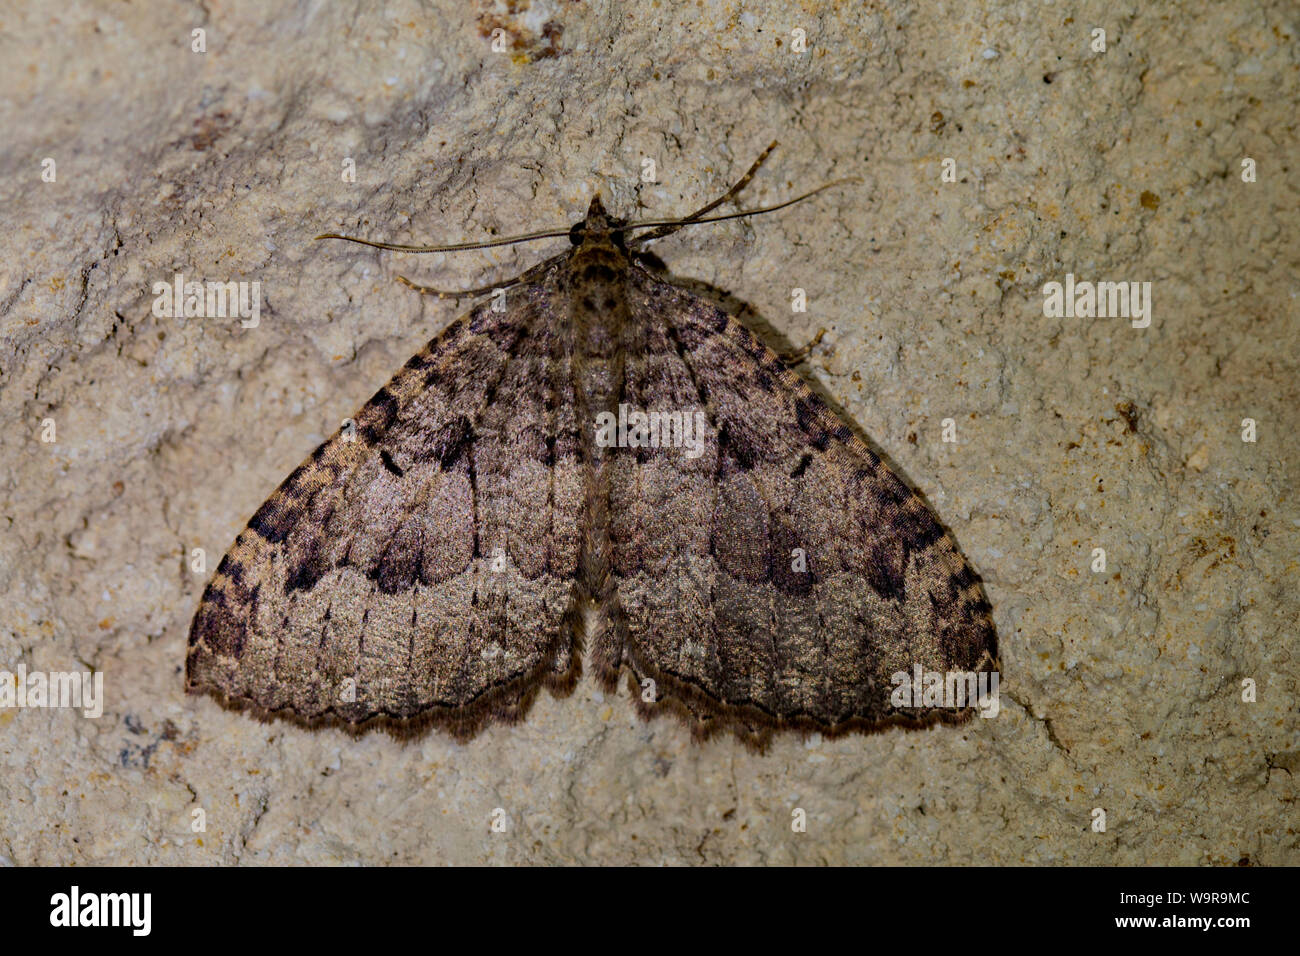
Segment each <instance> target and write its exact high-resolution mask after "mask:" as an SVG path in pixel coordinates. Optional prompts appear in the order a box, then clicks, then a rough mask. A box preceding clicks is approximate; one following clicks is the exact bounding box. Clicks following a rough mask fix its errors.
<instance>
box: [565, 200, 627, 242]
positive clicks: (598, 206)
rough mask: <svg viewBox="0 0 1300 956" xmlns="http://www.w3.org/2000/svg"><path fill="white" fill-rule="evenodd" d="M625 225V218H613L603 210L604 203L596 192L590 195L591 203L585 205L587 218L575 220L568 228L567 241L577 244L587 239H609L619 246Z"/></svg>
mask: <svg viewBox="0 0 1300 956" xmlns="http://www.w3.org/2000/svg"><path fill="white" fill-rule="evenodd" d="M625 225H627V220H626V219H614V218H613V217H611V216H610V215H609V214H608V213H607V212H605V204H604V203H603V202H601V201H600V193H596V195H594V196H592V197H591V205H590V206H588V207H587V218H586V219H584V220H582V221H581V222H575V223H574V224H573V227H572V228H571V229H570V230H569V241H570V242H571V243H573V244H574V245H575V246H578V245H581V244H582V243H583V242H584V241H585V240H587V239H593V238H594V239H609V240H611V241H612V242H613V243H614V245H616V246H619V247H620V248H621V247H622V245H623V227H624V226H625Z"/></svg>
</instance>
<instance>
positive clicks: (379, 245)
mask: <svg viewBox="0 0 1300 956" xmlns="http://www.w3.org/2000/svg"><path fill="white" fill-rule="evenodd" d="M568 235H569V230H568V229H563V230H547V231H545V232H530V233H526V234H525V235H522V236H507V237H506V238H504V239H485V240H483V241H481V242H457V243H452V244H451V245H445V246H408V245H403V244H401V243H398V242H376V241H375V240H373V239H363V238H361V237H360V236H345V235H342V234H341V233H337V232H325V233H321V234H320V235H319V236H316V237H315V238H316V239H342V240H344V241H345V242H355V243H358V244H359V245H363V246H373V247H374V248H376V249H391V250H392V251H393V252H463V251H467V250H469V249H491V248H492V247H493V246H511V245H514V244H515V243H516V242H532V241H533V240H534V239H555V238H559V237H565V238H567V237H568Z"/></svg>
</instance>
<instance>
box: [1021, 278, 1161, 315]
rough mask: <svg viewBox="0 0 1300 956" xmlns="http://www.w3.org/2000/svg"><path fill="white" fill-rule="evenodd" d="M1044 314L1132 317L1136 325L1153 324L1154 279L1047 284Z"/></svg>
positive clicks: (1044, 295) (1070, 281) (1045, 286)
mask: <svg viewBox="0 0 1300 956" xmlns="http://www.w3.org/2000/svg"><path fill="white" fill-rule="evenodd" d="M1043 316H1044V318H1048V319H1061V318H1065V319H1074V318H1079V319H1108V318H1122V319H1129V320H1131V321H1130V322H1129V324H1130V325H1132V326H1133V328H1135V329H1145V328H1147V327H1148V326H1149V325H1150V324H1151V283H1150V282H1088V281H1087V280H1084V281H1082V282H1076V281H1075V280H1074V273H1073V272H1067V273H1066V274H1065V282H1063V283H1062V282H1048V283H1046V284H1045V285H1044V286H1043Z"/></svg>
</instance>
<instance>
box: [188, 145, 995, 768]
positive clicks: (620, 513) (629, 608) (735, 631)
mask: <svg viewBox="0 0 1300 956" xmlns="http://www.w3.org/2000/svg"><path fill="white" fill-rule="evenodd" d="M775 145H776V144H775V143H773V144H772V146H769V147H768V150H767V151H765V152H764V153H763V155H762V156H760V157H759V159H758V161H757V162H756V163H754V165H753V166H752V167H751V168H750V170H749V172H748V173H747V174H746V175H745V177H744V178H742V179H741V180H740V182H738V183H737V184H736V186H735V187H733V188H732V189H731V190H730V191H729V192H728V193H727V194H726V195H724V196H723V197H722V198H720V199H718V200H716V201H715V202H713V203H710V204H709V205H707V206H705V207H704V208H703V209H701V210H699V211H698V212H696V213H694V214H693V215H691V216H689V217H687V218H686V219H682V220H677V221H674V222H663V223H658V222H656V223H633V224H629V223H626V222H623V221H620V220H617V219H612V218H610V216H609V215H607V214H606V212H605V209H604V207H603V206H602V204H601V201H600V197H599V196H597V197H596V198H594V199H592V201H591V207H590V209H589V210H588V212H587V216H586V218H585V219H584V220H583V221H582V222H580V223H577V224H576V225H574V226H573V227H572V229H571V230H570V231H569V232H568V233H567V234H568V235H569V237H570V239H571V241H572V245H573V248H572V249H570V250H569V251H567V252H565V253H563V254H561V255H558V256H555V257H554V258H551V259H548V260H546V261H545V262H542V263H541V264H540V265H538V266H536V267H534V268H532V269H530V270H529V271H528V272H526V273H524V274H523V275H522V276H520V277H518V278H517V279H516V280H514V281H513V282H511V283H507V284H506V286H507V287H508V291H507V292H506V293H505V296H504V301H503V299H502V295H501V293H500V290H497V294H496V295H495V296H494V297H493V298H492V299H490V300H488V301H485V302H484V303H482V304H480V305H479V306H477V307H476V308H474V309H473V310H471V311H470V312H469V313H468V314H466V315H464V316H462V317H461V318H459V319H457V320H456V321H455V322H453V323H452V324H451V325H449V326H448V327H447V328H446V330H445V331H443V332H442V333H441V334H440V335H438V336H437V337H436V338H434V339H433V340H432V341H431V342H429V344H428V345H426V346H425V347H424V349H422V350H421V351H420V352H419V353H417V354H416V355H415V356H413V357H412V358H411V360H410V361H408V362H407V363H406V365H405V366H404V367H403V368H402V370H401V371H399V372H398V373H397V375H396V376H394V377H393V379H392V381H390V382H389V383H388V384H387V385H385V386H384V387H383V388H381V389H380V390H379V391H378V392H377V393H376V394H375V395H374V397H373V398H371V399H370V401H369V402H367V403H366V405H365V407H364V408H362V409H361V411H360V412H358V413H357V415H356V416H355V429H352V430H340V432H339V433H336V434H335V435H334V436H333V437H332V438H330V439H329V440H328V441H326V442H325V443H324V444H323V445H321V446H320V447H319V448H317V449H316V451H315V452H313V453H312V455H311V457H310V458H309V459H308V460H307V461H305V462H304V463H303V464H302V465H301V466H300V467H299V468H298V469H297V470H296V471H294V472H293V474H291V475H290V476H289V477H288V478H287V479H286V480H285V481H284V483H283V484H282V485H281V486H280V487H279V489H277V490H276V491H275V493H274V494H272V495H271V497H270V498H269V499H268V500H267V501H266V503H265V504H263V505H262V507H261V508H259V509H258V511H257V513H256V514H255V515H254V516H253V518H252V520H251V521H249V523H248V527H247V528H246V529H245V530H244V531H243V532H241V533H240V535H239V536H238V537H237V538H236V539H235V543H234V546H233V547H232V548H231V549H230V551H229V552H228V553H227V554H226V555H225V557H224V558H222V560H221V563H220V565H219V566H218V568H217V571H216V574H215V575H214V577H213V579H212V581H211V583H209V584H208V587H207V589H206V590H205V591H204V594H203V599H202V601H201V603H200V604H199V607H198V611H197V613H196V614H195V616H194V622H193V625H192V627H191V630H190V638H189V652H188V655H187V658H186V674H185V686H186V689H187V690H188V691H190V692H191V693H208V694H211V695H212V696H214V697H215V698H216V699H217V700H219V701H220V702H221V703H223V704H225V705H226V706H230V707H234V708H241V709H242V708H246V709H248V710H250V711H251V712H252V713H254V714H255V715H257V716H259V717H262V718H269V717H283V718H288V719H290V720H293V721H295V722H297V723H300V724H303V725H306V726H319V725H337V726H340V727H343V728H344V729H346V730H349V731H353V732H362V731H365V730H369V729H371V728H382V729H385V730H387V731H389V732H391V733H393V734H394V735H398V736H403V735H409V734H412V733H415V732H418V731H420V730H422V729H424V728H426V727H429V726H437V727H441V728H443V729H445V730H447V731H449V732H450V733H451V734H452V735H453V736H455V737H456V738H458V739H461V740H465V739H468V738H470V737H472V736H473V735H475V734H476V733H477V732H478V731H480V730H481V729H482V728H483V727H484V726H485V725H487V724H489V723H491V722H494V721H501V722H506V723H511V722H514V721H517V720H519V719H521V718H522V717H523V716H524V714H525V713H526V712H527V711H528V708H529V706H530V705H531V704H532V702H533V701H534V700H535V698H536V696H537V693H538V691H539V689H540V688H542V687H546V688H548V689H549V690H550V691H551V692H552V693H553V694H555V695H556V696H565V695H567V694H569V693H570V692H571V691H572V690H573V688H574V686H575V684H576V683H577V681H578V678H579V675H580V673H581V671H582V667H583V658H584V652H585V651H587V650H589V654H590V667H591V669H592V671H593V672H594V675H595V678H596V680H597V681H599V682H600V684H601V685H603V687H605V688H606V689H607V690H609V691H612V690H613V689H614V688H615V687H616V685H617V683H618V681H619V678H620V675H626V680H627V684H628V686H629V688H630V690H631V697H632V701H633V704H634V705H635V707H636V709H637V711H638V712H639V713H640V714H641V715H642V716H643V717H650V716H653V715H656V714H659V713H672V714H673V715H675V716H677V717H678V718H680V719H681V720H683V721H684V722H685V723H686V724H687V725H688V726H689V727H690V729H691V731H692V733H693V734H694V735H695V736H696V737H697V738H704V737H707V736H709V735H711V734H713V733H714V732H716V731H719V730H728V731H731V732H732V733H734V734H735V735H736V736H737V737H738V738H740V739H741V740H742V741H744V742H745V743H747V744H749V745H751V746H754V747H759V748H761V747H763V746H764V745H765V744H766V743H767V742H768V740H769V739H770V737H771V734H772V732H773V731H776V730H781V729H786V728H791V729H795V730H799V731H803V732H811V731H818V732H820V733H822V734H825V735H827V736H836V735H839V734H843V733H847V732H850V731H864V732H869V731H875V730H880V729H882V728H885V727H889V726H898V725H901V726H907V727H917V726H923V725H926V724H930V723H934V722H936V721H947V722H957V721H960V720H963V719H965V718H967V717H969V716H970V714H971V713H972V709H971V706H970V703H971V702H970V701H969V700H968V701H966V706H957V707H954V706H951V702H948V703H949V704H950V706H928V705H926V704H928V703H929V700H928V699H927V700H926V703H925V704H923V703H922V699H921V697H920V688H919V687H918V688H917V697H916V698H915V699H912V698H905V699H904V700H903V701H902V703H901V705H900V704H899V703H898V701H897V698H896V696H895V695H894V694H893V691H894V690H895V686H896V684H897V677H896V675H898V674H900V673H905V674H907V675H908V676H909V677H910V676H911V675H912V674H913V673H916V672H918V669H919V671H920V672H924V673H927V674H933V673H940V674H943V673H953V672H959V673H965V674H967V675H970V674H975V673H981V674H983V676H984V677H985V678H986V679H987V678H988V676H989V674H988V673H986V672H992V671H993V670H994V669H995V668H996V666H997V663H996V662H997V645H996V634H995V631H994V627H993V621H992V617H991V611H990V607H989V604H988V602H987V600H986V599H985V597H984V594H983V591H982V588H981V585H980V581H979V578H978V577H977V576H976V575H975V573H974V572H973V571H972V570H971V568H970V566H969V565H968V564H967V562H966V560H965V559H964V558H963V557H962V555H961V553H960V551H959V550H958V548H957V546H956V544H955V542H954V541H953V539H952V538H951V537H950V536H949V535H948V533H946V532H945V530H944V529H943V527H942V526H941V525H940V523H939V521H938V520H937V519H936V517H935V516H934V514H933V513H932V512H931V511H930V510H929V508H928V507H927V506H926V504H925V503H924V502H923V501H922V499H921V498H920V497H919V496H918V495H917V494H916V493H915V492H914V491H912V490H911V489H910V488H908V486H907V485H905V484H904V483H903V482H902V481H901V480H899V478H898V477H897V476H895V475H894V474H893V472H891V471H890V470H889V468H888V467H887V466H886V465H884V464H883V463H882V462H881V461H880V460H879V458H878V457H877V456H876V455H875V454H873V453H872V451H871V450H870V449H869V448H868V447H867V445H866V444H864V443H863V442H862V441H861V440H860V439H859V438H858V437H857V436H856V435H855V434H854V432H853V430H852V429H851V428H850V427H849V426H848V425H846V424H845V423H844V422H843V421H841V420H840V419H839V418H837V417H836V415H835V414H834V413H832V412H831V411H830V410H828V409H827V408H826V406H825V405H824V404H823V402H822V401H821V400H820V399H819V398H818V397H817V396H816V395H815V394H814V393H813V391H812V390H811V389H809V387H808V386H807V385H806V384H805V383H804V382H803V380H802V379H800V378H799V376H798V375H796V374H795V373H794V372H793V371H791V370H790V369H789V368H788V367H787V365H786V364H785V362H784V361H783V360H782V359H781V358H780V357H778V356H777V355H776V354H775V353H774V352H773V351H772V350H771V349H769V348H768V347H767V346H766V345H764V344H763V343H762V342H761V341H759V339H758V338H756V337H755V335H754V334H753V333H751V332H750V331H749V329H748V328H746V326H745V325H743V324H742V323H741V322H739V321H737V320H736V319H735V318H734V317H732V316H730V315H728V314H727V313H726V312H724V311H722V310H721V309H719V308H718V307H717V306H716V305H714V304H713V303H711V302H709V301H707V300H706V299H704V298H701V297H700V296H698V295H696V294H694V293H693V292H690V291H687V290H686V289H684V288H681V287H679V286H676V285H674V284H672V283H671V282H667V281H665V280H664V279H662V278H659V277H657V276H656V275H653V274H651V273H650V272H648V271H646V270H645V269H643V268H642V267H641V266H640V265H638V263H637V258H638V256H639V255H640V254H641V249H642V247H643V246H644V244H645V243H646V242H647V241H649V240H651V239H657V238H660V237H662V236H666V235H668V234H670V233H672V232H674V231H676V230H677V229H679V228H681V227H682V226H684V225H691V224H696V223H699V222H712V221H717V220H718V219H723V218H732V217H731V216H719V217H714V218H712V219H708V218H705V214H706V213H707V212H709V211H710V210H712V209H714V208H716V207H717V206H718V205H720V204H721V203H723V202H725V201H727V200H729V199H730V198H732V197H733V196H734V195H735V194H736V193H738V192H739V191H740V190H741V189H742V188H743V187H744V186H745V185H746V183H748V181H749V180H750V178H751V177H752V176H753V174H754V172H755V171H756V170H757V169H758V167H759V165H760V164H761V163H762V162H763V160H764V159H765V158H766V157H767V155H768V153H769V152H770V151H771V149H772V147H773V146H775ZM831 185H835V184H831ZM822 188H827V187H822ZM819 191H820V190H815V191H814V192H819ZM806 195H812V193H809V194H806ZM798 198H799V199H803V198H806V196H801V197H798ZM796 201H798V199H795V200H790V201H788V202H785V203H781V204H780V205H778V206H773V207H769V208H768V209H762V210H755V211H754V212H767V211H772V210H774V209H778V208H782V207H784V206H786V205H789V204H790V203H792V202H796ZM747 214H752V213H736V214H733V215H747ZM639 229H648V230H649V231H648V232H643V233H641V234H640V235H635V236H634V235H631V233H632V232H633V231H634V230H639ZM565 234H566V233H560V232H555V233H540V234H534V235H531V236H526V237H521V238H524V239H532V238H542V237H545V236H555V235H565ZM330 237H331V238H345V239H346V238H351V237H346V236H338V235H335V234H331V235H330ZM353 241H361V242H366V244H369V245H374V246H377V247H379V248H387V249H399V250H403V251H412V252H414V251H435V250H444V249H449V248H477V247H482V246H484V245H493V244H499V243H501V242H507V241H512V240H497V241H494V242H492V243H469V244H465V245H464V246H455V247H445V246H444V247H411V246H397V245H393V244H389V243H373V242H368V241H367V240H353ZM403 281H405V280H403ZM407 284H408V285H409V284H410V283H407ZM415 288H417V289H419V290H420V291H423V292H430V293H435V294H439V295H448V294H449V293H437V291H436V290H432V289H427V288H423V287H419V286H415ZM484 291H487V290H474V293H479V292H484ZM462 294H465V295H469V294H471V293H462ZM591 621H595V622H596V623H595V626H594V627H590V629H589V624H590V622H591Z"/></svg>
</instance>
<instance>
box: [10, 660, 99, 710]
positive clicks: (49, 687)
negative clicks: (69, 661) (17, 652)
mask: <svg viewBox="0 0 1300 956" xmlns="http://www.w3.org/2000/svg"><path fill="white" fill-rule="evenodd" d="M6 707H69V708H80V709H81V713H82V716H83V717H90V718H92V719H94V718H96V717H99V716H101V715H102V714H103V713H104V672H103V671H96V672H95V673H94V674H91V672H90V671H85V672H84V673H83V672H82V671H31V672H30V673H28V671H27V665H26V664H19V665H18V670H17V672H16V673H11V672H9V671H0V708H6Z"/></svg>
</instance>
